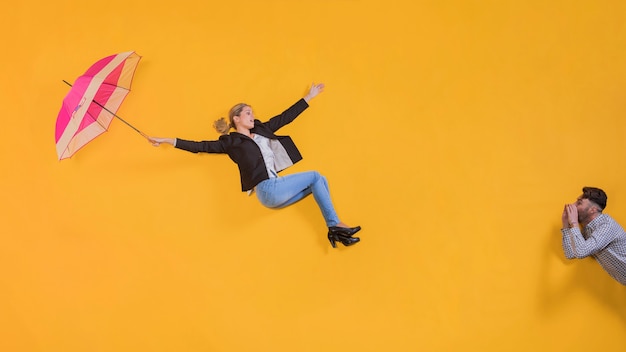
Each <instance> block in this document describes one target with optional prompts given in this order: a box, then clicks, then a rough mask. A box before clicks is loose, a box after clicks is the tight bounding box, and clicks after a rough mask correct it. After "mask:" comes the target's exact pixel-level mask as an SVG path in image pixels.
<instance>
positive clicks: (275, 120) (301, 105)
mask: <svg viewBox="0 0 626 352" xmlns="http://www.w3.org/2000/svg"><path fill="white" fill-rule="evenodd" d="M308 107H309V104H308V103H307V102H306V100H304V99H300V100H298V101H297V102H296V103H295V104H293V105H292V106H290V107H289V108H288V109H287V110H285V111H283V113H282V114H280V115H276V116H274V117H272V118H271V119H269V120H268V121H267V122H264V123H263V125H265V126H266V127H267V128H269V129H270V130H272V132H276V131H278V129H279V128H281V127H283V126H285V125H286V124H288V123H290V122H291V121H293V120H295V118H296V117H298V115H300V114H301V113H302V112H303V111H304V110H306V108H308Z"/></svg>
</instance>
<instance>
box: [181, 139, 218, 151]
mask: <svg viewBox="0 0 626 352" xmlns="http://www.w3.org/2000/svg"><path fill="white" fill-rule="evenodd" d="M176 148H178V149H182V150H186V151H188V152H192V153H218V154H222V153H226V146H225V143H224V142H223V141H222V140H217V141H201V142H196V141H188V140H185V139H180V138H176Z"/></svg>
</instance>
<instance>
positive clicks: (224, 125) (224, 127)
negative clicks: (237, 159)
mask: <svg viewBox="0 0 626 352" xmlns="http://www.w3.org/2000/svg"><path fill="white" fill-rule="evenodd" d="M232 127H233V126H231V125H230V123H228V122H226V119H225V118H223V117H222V118H220V119H219V120H215V122H213V128H215V130H216V131H217V133H219V134H221V135H225V134H228V131H230V129H231V128H232Z"/></svg>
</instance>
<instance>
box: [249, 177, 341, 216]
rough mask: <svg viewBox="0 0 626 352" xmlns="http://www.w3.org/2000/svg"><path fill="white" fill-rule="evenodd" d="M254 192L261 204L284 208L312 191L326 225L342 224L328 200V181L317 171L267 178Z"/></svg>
mask: <svg viewBox="0 0 626 352" xmlns="http://www.w3.org/2000/svg"><path fill="white" fill-rule="evenodd" d="M256 193H257V198H258V199H259V201H260V202H261V204H263V205H264V206H266V207H268V208H284V207H286V206H289V205H291V204H293V203H295V202H297V201H299V200H300V199H302V198H304V197H306V196H308V195H309V194H311V193H313V198H315V202H317V205H318V206H319V208H320V210H321V211H322V215H323V216H324V220H325V221H326V226H328V227H331V226H337V225H340V224H342V223H341V222H340V221H339V218H338V217H337V213H336V212H335V208H334V207H333V203H332V201H331V200H330V191H329V189H328V182H327V181H326V178H325V177H324V176H322V175H320V173H319V172H317V171H308V172H301V173H297V174H293V175H287V176H284V177H278V178H270V179H267V180H265V181H263V182H261V183H259V184H258V185H257V187H256Z"/></svg>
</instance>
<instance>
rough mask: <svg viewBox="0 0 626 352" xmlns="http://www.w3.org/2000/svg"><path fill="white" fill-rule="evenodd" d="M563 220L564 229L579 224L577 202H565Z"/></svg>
mask: <svg viewBox="0 0 626 352" xmlns="http://www.w3.org/2000/svg"><path fill="white" fill-rule="evenodd" d="M561 221H562V222H563V228H564V229H565V228H570V227H575V226H578V209H576V204H565V207H564V208H563V215H561Z"/></svg>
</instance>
